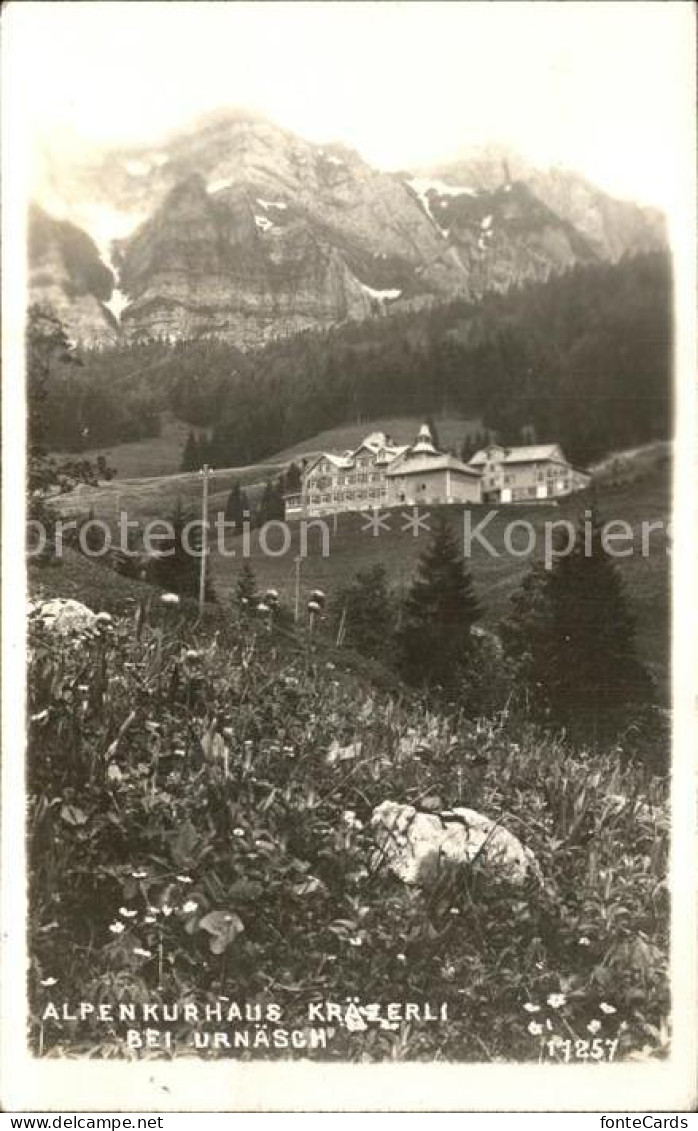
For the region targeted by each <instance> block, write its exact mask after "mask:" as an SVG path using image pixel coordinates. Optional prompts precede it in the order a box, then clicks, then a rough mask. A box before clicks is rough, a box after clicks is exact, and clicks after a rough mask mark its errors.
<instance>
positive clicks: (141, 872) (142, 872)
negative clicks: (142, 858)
mask: <svg viewBox="0 0 698 1131" xmlns="http://www.w3.org/2000/svg"><path fill="white" fill-rule="evenodd" d="M131 875H132V876H133V878H134V880H144V879H145V878H146V876H147V875H148V873H147V871H146V869H145V868H139V869H138V871H137V872H131Z"/></svg>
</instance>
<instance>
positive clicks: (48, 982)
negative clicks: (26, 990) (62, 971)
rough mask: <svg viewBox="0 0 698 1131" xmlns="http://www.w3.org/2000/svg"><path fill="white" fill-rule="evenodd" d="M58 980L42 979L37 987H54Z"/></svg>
mask: <svg viewBox="0 0 698 1131" xmlns="http://www.w3.org/2000/svg"><path fill="white" fill-rule="evenodd" d="M57 981H58V978H42V979H41V982H40V983H39V985H41V986H55V985H56V982H57Z"/></svg>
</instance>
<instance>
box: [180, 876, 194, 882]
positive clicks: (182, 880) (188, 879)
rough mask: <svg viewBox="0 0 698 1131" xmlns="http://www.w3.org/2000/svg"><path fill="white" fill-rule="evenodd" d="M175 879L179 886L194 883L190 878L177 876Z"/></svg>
mask: <svg viewBox="0 0 698 1131" xmlns="http://www.w3.org/2000/svg"><path fill="white" fill-rule="evenodd" d="M177 879H178V880H179V882H180V884H191V883H193V882H194V881H193V880H192V878H191V876H177Z"/></svg>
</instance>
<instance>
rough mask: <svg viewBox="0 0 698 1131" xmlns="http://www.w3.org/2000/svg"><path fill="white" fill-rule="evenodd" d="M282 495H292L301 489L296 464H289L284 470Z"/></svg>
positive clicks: (299, 475) (299, 472)
mask: <svg viewBox="0 0 698 1131" xmlns="http://www.w3.org/2000/svg"><path fill="white" fill-rule="evenodd" d="M283 488H284V493H286V494H289V495H290V494H292V493H293V492H294V491H300V489H301V469H300V468H299V466H298V464H296V463H291V464H289V466H288V467H287V468H286V474H285V476H284V477H283Z"/></svg>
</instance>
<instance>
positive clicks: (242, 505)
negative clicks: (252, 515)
mask: <svg viewBox="0 0 698 1131" xmlns="http://www.w3.org/2000/svg"><path fill="white" fill-rule="evenodd" d="M246 513H248V514H249V503H248V501H247V496H246V494H245V492H244V491H243V490H242V489H241V487H240V484H239V482H238V480H237V479H236V480H235V482H234V483H233V485H232V487H231V488H230V494H229V495H228V501H227V503H226V504H225V521H226V522H234V523H235V533H236V534H239V533H240V532H241V531H242V524H243V521H244V518H245V514H246Z"/></svg>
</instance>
